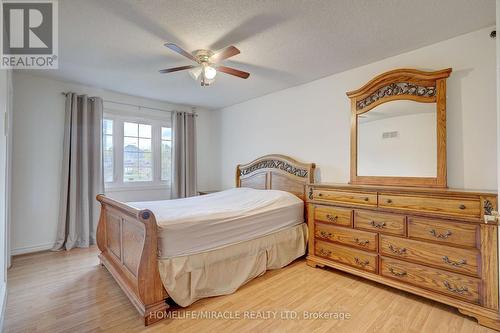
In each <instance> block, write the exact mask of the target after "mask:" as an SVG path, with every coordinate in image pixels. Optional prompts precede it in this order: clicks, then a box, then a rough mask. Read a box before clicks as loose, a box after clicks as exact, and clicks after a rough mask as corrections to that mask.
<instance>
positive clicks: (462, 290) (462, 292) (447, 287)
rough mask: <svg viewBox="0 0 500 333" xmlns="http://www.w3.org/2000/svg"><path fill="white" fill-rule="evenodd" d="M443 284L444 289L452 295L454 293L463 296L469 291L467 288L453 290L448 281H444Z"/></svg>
mask: <svg viewBox="0 0 500 333" xmlns="http://www.w3.org/2000/svg"><path fill="white" fill-rule="evenodd" d="M443 284H444V286H445V287H446V289H448V290H449V291H451V292H452V293H455V294H460V295H462V294H465V293H467V292H468V291H469V289H468V288H467V287H460V288H454V287H452V286H451V284H450V283H449V282H448V281H444V282H443Z"/></svg>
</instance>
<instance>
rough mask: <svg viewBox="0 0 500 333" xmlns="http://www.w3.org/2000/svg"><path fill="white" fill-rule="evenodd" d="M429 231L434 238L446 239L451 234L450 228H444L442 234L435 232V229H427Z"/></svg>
mask: <svg viewBox="0 0 500 333" xmlns="http://www.w3.org/2000/svg"><path fill="white" fill-rule="evenodd" d="M429 233H430V234H431V235H432V236H434V237H436V238H440V239H446V238H448V237H450V236H451V235H452V232H451V231H450V230H446V233H444V234H439V233H437V231H436V230H434V229H432V230H429Z"/></svg>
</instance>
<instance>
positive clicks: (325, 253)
mask: <svg viewBox="0 0 500 333" xmlns="http://www.w3.org/2000/svg"><path fill="white" fill-rule="evenodd" d="M314 243H315V250H314V253H315V254H316V255H317V256H319V257H324V258H327V259H330V260H333V261H336V262H339V263H342V264H346V265H349V266H353V267H356V268H359V269H362V270H365V271H368V272H372V273H376V272H377V257H378V256H377V255H376V254H373V253H369V252H365V251H360V250H355V249H352V248H349V247H346V246H341V245H337V244H331V243H327V242H322V241H316V242H314Z"/></svg>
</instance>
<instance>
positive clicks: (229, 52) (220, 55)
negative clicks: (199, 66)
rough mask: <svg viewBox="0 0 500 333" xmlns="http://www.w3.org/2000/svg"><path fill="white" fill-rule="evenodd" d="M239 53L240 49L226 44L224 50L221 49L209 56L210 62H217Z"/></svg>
mask: <svg viewBox="0 0 500 333" xmlns="http://www.w3.org/2000/svg"><path fill="white" fill-rule="evenodd" d="M239 53H240V50H238V49H237V48H236V47H234V46H232V45H231V46H228V47H226V48H225V49H224V50H221V51H219V52H217V53H215V54H214V55H213V56H211V57H210V62H212V63H217V62H221V61H222V60H224V59H227V58H231V57H232V56H235V55H237V54H239Z"/></svg>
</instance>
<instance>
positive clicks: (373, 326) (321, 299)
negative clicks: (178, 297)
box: [5, 248, 494, 333]
mask: <svg viewBox="0 0 500 333" xmlns="http://www.w3.org/2000/svg"><path fill="white" fill-rule="evenodd" d="M182 311H184V312H182ZM186 311H195V313H198V314H200V313H201V311H229V312H227V313H226V314H227V315H226V317H227V316H229V314H231V315H232V316H237V315H240V316H241V317H244V315H245V311H249V312H246V313H247V315H250V314H252V315H255V316H257V315H264V314H266V313H268V314H269V315H270V316H271V314H272V313H274V311H276V313H277V316H278V318H279V317H281V316H284V315H285V314H287V312H285V311H294V312H288V314H290V316H293V314H294V313H295V314H296V315H297V316H298V317H299V318H300V319H296V320H287V319H276V320H269V319H264V318H260V319H241V320H235V319H230V318H229V319H179V318H178V319H167V320H163V321H162V322H160V323H157V324H154V325H152V326H149V327H147V328H146V327H144V326H143V324H142V321H141V319H140V318H139V316H138V314H137V313H136V310H135V308H134V307H133V306H132V304H131V303H130V302H129V300H128V299H127V297H126V296H125V295H124V294H123V292H122V291H121V289H120V288H119V287H118V285H117V284H116V283H115V281H114V280H113V278H112V277H111V276H110V274H109V273H108V272H107V271H106V269H105V268H104V267H101V266H100V265H99V263H98V259H97V249H96V248H91V249H76V250H72V251H70V252H41V253H36V254H29V255H23V256H18V257H15V258H14V260H13V264H12V268H11V269H10V270H9V272H8V300H7V310H6V317H5V331H6V332H104V331H106V332H120V333H125V332H349V333H351V332H468V333H470V332H494V331H492V330H489V329H487V328H485V327H482V326H479V325H478V324H477V323H476V322H475V320H473V319H470V318H468V317H465V316H463V315H460V314H459V313H458V311H456V310H455V309H453V308H451V307H448V306H445V305H442V304H439V303H435V302H433V301H430V300H426V299H424V298H420V297H418V296H414V295H411V294H408V293H405V292H401V291H398V290H396V289H392V288H389V287H385V286H382V285H379V284H376V283H373V282H369V281H366V280H363V279H359V278H356V277H354V276H352V275H349V274H345V273H342V272H338V271H334V270H330V269H320V268H311V267H309V266H307V265H306V263H305V261H304V260H299V261H296V262H294V263H293V264H291V265H289V266H288V267H286V268H284V269H281V270H275V271H270V272H267V273H266V274H265V275H264V276H262V277H259V278H257V279H255V280H253V281H251V282H250V283H248V284H247V285H245V286H243V287H242V288H240V290H238V291H237V292H236V293H234V294H232V295H228V296H220V297H214V298H210V299H205V300H201V301H198V302H196V303H195V304H193V305H192V306H190V307H189V308H187V309H185V310H181V311H180V312H178V313H177V314H178V315H179V316H182V315H183V313H184V314H186ZM258 311H262V312H258ZM264 311H273V312H266V313H264ZM304 311H307V313H312V312H315V311H319V312H329V313H333V312H339V311H343V312H346V313H349V314H350V316H351V318H350V319H348V320H333V319H329V320H328V319H317V320H311V319H304V318H303V316H304V314H305V312H304ZM205 313H206V312H205Z"/></svg>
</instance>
